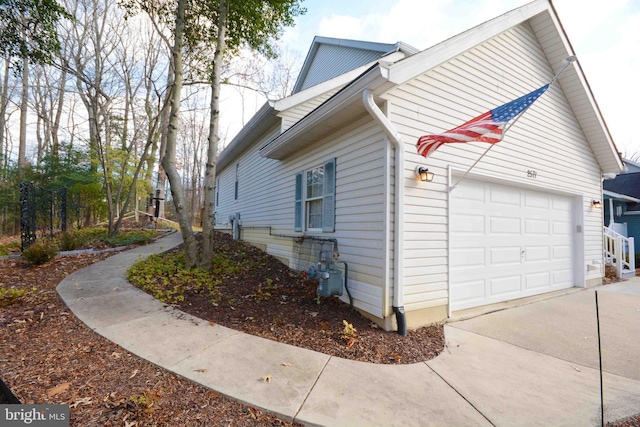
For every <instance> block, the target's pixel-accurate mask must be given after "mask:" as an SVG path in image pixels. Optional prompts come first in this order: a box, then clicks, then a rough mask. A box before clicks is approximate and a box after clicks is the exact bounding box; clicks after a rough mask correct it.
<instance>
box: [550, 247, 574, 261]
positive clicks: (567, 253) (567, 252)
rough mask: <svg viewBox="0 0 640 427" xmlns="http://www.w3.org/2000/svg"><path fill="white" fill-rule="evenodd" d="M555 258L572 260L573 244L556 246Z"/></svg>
mask: <svg viewBox="0 0 640 427" xmlns="http://www.w3.org/2000/svg"><path fill="white" fill-rule="evenodd" d="M553 259H554V260H555V261H570V260H571V246H569V245H564V246H560V245H557V246H554V247H553Z"/></svg>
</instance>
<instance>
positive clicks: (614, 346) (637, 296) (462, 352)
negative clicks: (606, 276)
mask: <svg viewBox="0 0 640 427" xmlns="http://www.w3.org/2000/svg"><path fill="white" fill-rule="evenodd" d="M595 291H598V300H599V307H600V331H601V338H602V365H603V370H604V381H603V383H604V399H605V421H614V420H618V419H620V418H624V417H626V416H630V415H634V414H637V413H640V278H634V279H631V280H629V281H625V282H621V283H617V284H613V285H607V286H600V287H597V288H593V289H588V290H578V291H575V292H571V293H569V294H565V295H562V296H557V297H552V298H546V299H542V300H538V301H536V302H531V303H528V304H526V305H522V306H518V307H513V308H509V309H505V310H502V311H497V312H494V313H489V314H484V315H480V316H478V317H474V318H471V319H469V320H463V321H454V322H452V323H449V324H448V325H447V326H446V328H445V333H446V335H447V348H445V351H444V352H443V354H442V355H440V356H439V357H438V358H436V359H433V360H431V361H428V362H427V364H428V365H429V366H430V367H431V368H432V369H434V371H435V372H436V373H438V374H439V375H440V376H441V377H442V378H444V379H445V380H446V381H447V383H448V384H450V385H451V386H452V387H453V388H455V389H456V391H458V393H460V395H461V396H463V397H464V398H465V400H467V401H468V402H469V403H470V404H471V405H473V406H474V407H475V408H476V409H477V410H478V411H479V412H480V413H482V414H483V415H484V416H485V417H486V418H487V419H488V420H491V422H492V423H493V424H495V425H599V424H600V416H599V415H600V379H599V378H600V375H599V370H598V367H599V363H598V339H597V322H596V308H595Z"/></svg>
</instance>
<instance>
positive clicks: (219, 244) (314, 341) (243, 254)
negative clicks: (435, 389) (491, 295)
mask: <svg viewBox="0 0 640 427" xmlns="http://www.w3.org/2000/svg"><path fill="white" fill-rule="evenodd" d="M174 250H181V247H178V248H176V249H174ZM214 252H217V253H224V254H226V255H227V256H228V257H229V258H231V259H232V260H234V261H236V262H237V263H238V264H243V265H244V264H247V263H248V264H249V265H251V266H253V267H252V268H248V269H241V270H242V271H240V273H238V274H237V275H234V276H229V277H225V278H224V279H223V281H222V284H221V285H219V286H218V288H217V289H218V292H219V294H220V297H219V298H218V299H217V301H216V303H215V304H212V303H211V302H210V298H208V297H205V296H203V295H202V294H201V293H199V292H196V291H195V290H194V289H192V288H190V289H188V290H187V292H186V293H185V299H184V301H183V302H180V303H178V304H177V307H178V308H179V309H180V310H182V311H185V312H187V313H189V314H192V315H194V316H196V317H199V318H201V319H205V320H208V321H210V322H215V323H217V324H220V325H223V326H227V327H229V328H233V329H236V330H240V331H243V332H246V333H248V334H253V335H257V336H260V337H264V338H267V339H270V340H273V341H278V342H282V343H285V344H291V345H295V346H298V347H303V348H307V349H310V350H315V351H318V352H321V353H324V354H329V355H332V356H336V357H342V358H346V359H351V360H358V361H364V362H371V363H382V364H407V363H416V362H422V361H425V360H429V359H432V358H434V357H436V356H437V355H438V354H440V352H441V351H442V350H443V348H444V342H445V340H444V330H443V326H442V325H441V324H439V325H432V326H429V327H424V328H419V329H415V330H409V333H408V335H407V336H406V337H403V336H400V335H398V334H397V333H396V332H389V331H385V330H383V329H381V328H379V327H378V326H377V325H376V324H375V323H373V322H372V321H371V320H368V319H367V318H365V317H364V316H362V315H361V314H360V313H359V312H358V311H356V310H354V309H351V308H350V307H349V304H346V303H344V302H342V301H340V300H339V299H338V298H336V297H331V298H322V299H321V301H320V304H318V303H317V299H316V289H317V282H316V281H311V280H305V278H304V275H301V274H300V273H298V272H295V271H293V270H291V269H289V268H288V267H287V266H285V265H284V264H283V263H282V262H280V261H279V260H278V259H276V258H275V257H272V256H270V255H267V254H265V253H264V252H263V251H261V250H259V249H257V248H256V247H254V246H251V245H249V244H246V243H243V242H239V241H235V240H233V239H232V238H231V236H229V235H228V234H226V233H220V232H218V233H217V235H216V243H215V251H214ZM247 259H249V260H250V261H249V262H247ZM158 286H160V287H162V286H163V285H162V284H161V283H160V280H158ZM345 323H346V324H349V325H350V326H352V327H353V328H355V332H353V333H350V334H348V333H345V332H346V331H345Z"/></svg>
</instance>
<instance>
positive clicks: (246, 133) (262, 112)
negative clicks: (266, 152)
mask: <svg viewBox="0 0 640 427" xmlns="http://www.w3.org/2000/svg"><path fill="white" fill-rule="evenodd" d="M279 120H281V119H280V118H279V117H277V116H276V115H275V110H274V108H273V103H272V102H271V101H267V102H265V103H264V105H263V106H262V107H261V108H260V109H259V110H258V111H257V112H256V113H255V114H254V115H253V117H252V118H251V120H249V122H248V123H247V124H246V125H245V126H244V127H243V128H242V129H241V130H240V132H238V134H237V135H236V136H235V137H234V138H233V139H232V140H231V142H230V143H229V145H228V146H227V147H226V148H225V149H224V150H222V153H220V155H219V156H218V158H217V161H216V168H217V169H218V170H222V169H224V168H225V167H226V166H227V165H228V164H229V163H231V162H232V161H233V159H235V158H236V157H237V156H238V155H239V154H241V153H242V152H243V151H244V150H245V149H246V148H247V147H248V146H249V145H251V143H253V142H254V141H255V139H256V138H259V137H260V136H261V135H262V134H264V132H266V131H267V129H269V128H271V127H273V126H274V125H275V124H277V122H278V121H279Z"/></svg>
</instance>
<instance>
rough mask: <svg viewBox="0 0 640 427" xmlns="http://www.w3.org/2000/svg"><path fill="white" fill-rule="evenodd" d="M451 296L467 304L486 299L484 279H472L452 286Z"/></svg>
mask: <svg viewBox="0 0 640 427" xmlns="http://www.w3.org/2000/svg"><path fill="white" fill-rule="evenodd" d="M451 297H452V298H455V299H456V300H457V301H460V302H462V303H466V304H469V303H474V302H476V303H477V302H482V301H484V300H485V284H484V280H472V281H468V282H461V283H458V284H457V285H455V286H453V287H452V288H451Z"/></svg>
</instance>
